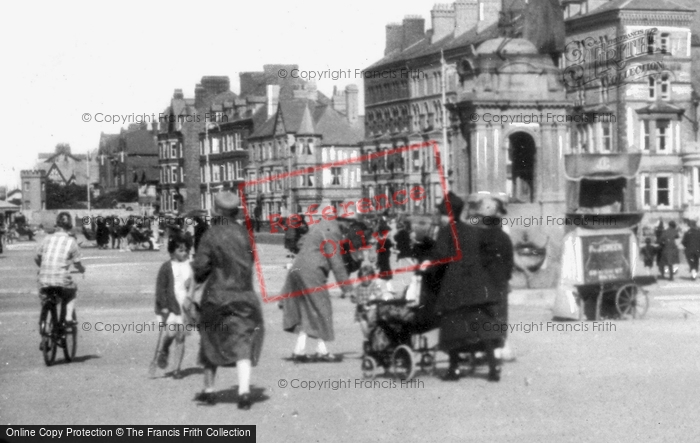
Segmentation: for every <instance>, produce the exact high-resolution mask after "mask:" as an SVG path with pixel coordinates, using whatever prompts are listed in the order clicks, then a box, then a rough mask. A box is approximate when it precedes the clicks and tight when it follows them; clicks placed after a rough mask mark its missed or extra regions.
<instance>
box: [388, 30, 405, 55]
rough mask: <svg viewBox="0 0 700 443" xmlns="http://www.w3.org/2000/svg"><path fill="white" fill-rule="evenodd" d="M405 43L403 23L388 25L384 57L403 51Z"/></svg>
mask: <svg viewBox="0 0 700 443" xmlns="http://www.w3.org/2000/svg"><path fill="white" fill-rule="evenodd" d="M402 42H403V26H402V25H401V23H389V24H388V25H386V46H385V48H384V55H387V54H389V53H391V52H394V51H396V50H399V51H400V50H401V45H402Z"/></svg>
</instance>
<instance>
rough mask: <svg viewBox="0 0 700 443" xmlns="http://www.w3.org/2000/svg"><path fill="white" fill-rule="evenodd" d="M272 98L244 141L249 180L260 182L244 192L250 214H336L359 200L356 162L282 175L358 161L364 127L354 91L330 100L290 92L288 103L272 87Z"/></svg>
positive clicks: (310, 91) (309, 91)
mask: <svg viewBox="0 0 700 443" xmlns="http://www.w3.org/2000/svg"><path fill="white" fill-rule="evenodd" d="M270 94H272V97H279V99H278V100H271V101H270V103H269V104H268V105H267V106H266V109H267V110H269V111H271V112H270V114H269V118H268V119H267V120H266V121H265V122H264V123H263V124H262V125H260V126H259V127H257V128H256V129H255V131H254V132H253V133H252V134H251V135H250V136H249V137H248V156H249V163H248V167H247V168H246V174H247V179H248V180H249V181H255V180H260V179H263V181H261V182H260V183H257V184H255V185H252V186H248V187H246V189H245V191H246V201H247V202H248V205H249V208H248V210H249V213H250V214H253V213H254V209H255V207H256V206H260V208H261V210H262V216H263V219H265V220H269V217H270V216H273V217H274V215H275V214H280V215H282V216H287V215H289V214H291V213H299V212H304V211H306V210H307V208H308V207H309V205H312V204H318V205H320V206H319V207H320V208H324V207H326V206H334V207H336V209H339V208H340V205H341V204H343V203H345V202H349V201H352V200H357V199H359V198H360V197H361V196H362V189H361V184H360V183H361V164H360V163H359V162H358V163H355V162H348V163H347V164H344V165H343V166H338V167H328V168H315V169H314V170H309V171H307V172H304V173H302V174H298V175H293V176H291V175H286V173H288V172H294V171H299V170H302V169H305V168H314V167H317V166H321V165H324V164H328V163H332V162H335V161H343V160H350V159H352V158H358V157H359V156H360V152H361V151H360V146H359V143H360V142H361V141H362V139H363V127H362V120H361V118H360V117H359V116H358V113H357V111H358V107H357V106H358V105H357V95H358V91H357V87H356V86H354V85H349V86H347V87H346V90H345V94H344V97H343V98H341V97H340V94H339V93H338V92H337V91H336V92H335V93H334V99H331V100H329V99H328V98H326V97H325V96H323V95H322V94H320V93H319V92H318V91H317V90H316V89H315V87H314V86H313V85H307V86H305V87H301V88H297V89H294V90H293V93H292V97H291V98H290V97H289V96H285V97H282V96H278V94H277V93H276V88H274V87H273V88H270ZM334 105H335V106H337V107H338V108H340V109H342V110H343V111H344V112H343V113H341V112H340V111H339V110H338V109H336V108H335V107H334ZM276 177H280V178H276Z"/></svg>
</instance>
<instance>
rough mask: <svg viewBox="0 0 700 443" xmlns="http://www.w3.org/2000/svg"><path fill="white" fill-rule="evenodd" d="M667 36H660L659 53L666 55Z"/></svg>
mask: <svg viewBox="0 0 700 443" xmlns="http://www.w3.org/2000/svg"><path fill="white" fill-rule="evenodd" d="M668 37H669V36H668V34H661V53H662V54H668V53H669V51H668V41H669V40H668Z"/></svg>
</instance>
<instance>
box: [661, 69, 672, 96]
mask: <svg viewBox="0 0 700 443" xmlns="http://www.w3.org/2000/svg"><path fill="white" fill-rule="evenodd" d="M660 95H661V100H668V99H670V98H671V82H670V81H669V79H668V75H663V76H661V93H660Z"/></svg>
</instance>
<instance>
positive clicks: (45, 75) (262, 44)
mask: <svg viewBox="0 0 700 443" xmlns="http://www.w3.org/2000/svg"><path fill="white" fill-rule="evenodd" d="M433 3H434V1H433V0H381V1H372V0H354V1H351V2H338V1H329V0H325V1H320V0H301V1H295V2H289V1H287V2H282V1H278V0H268V1H259V2H253V1H246V2H237V1H197V2H182V1H167V2H166V1H119V2H95V1H90V2H77V1H62V2H12V3H8V4H6V5H5V6H4V7H3V10H4V12H3V18H2V22H1V24H0V56H1V57H2V58H1V59H2V60H3V61H4V63H3V69H2V71H1V72H0V81H1V82H2V83H1V84H2V85H4V91H3V94H2V95H3V96H4V97H5V102H4V106H2V107H0V113H1V114H0V118H1V119H2V120H1V121H2V125H1V127H2V129H3V132H4V134H3V144H2V148H0V152H1V153H2V155H1V156H0V186H7V187H8V190H9V189H12V188H14V187H16V186H17V185H18V183H19V171H20V170H22V169H29V168H32V167H33V166H34V164H35V163H36V159H37V154H38V153H39V152H53V150H54V148H55V146H56V144H58V143H69V144H70V146H71V149H72V152H73V153H86V152H88V150H93V149H95V148H97V146H98V143H99V139H100V133H102V132H104V133H118V132H119V130H120V128H121V127H122V126H127V125H128V124H122V123H121V122H119V123H113V122H97V121H95V120H96V119H99V120H102V119H105V120H106V118H104V117H102V116H98V115H97V114H102V115H131V114H133V115H134V116H135V115H139V114H148V115H151V114H153V113H155V114H156V116H157V114H158V113H159V112H162V111H163V110H164V109H165V107H166V106H168V104H169V100H170V98H171V97H172V94H173V90H174V89H176V88H180V89H183V91H184V93H185V96H186V97H194V86H195V84H196V83H198V82H199V80H200V79H201V78H202V76H204V75H226V76H228V77H229V78H230V79H231V89H232V90H233V91H234V92H236V93H238V91H239V85H238V74H239V73H240V72H245V71H261V70H262V66H263V65H264V64H272V63H288V64H298V65H299V68H300V69H301V70H304V71H324V70H329V69H330V70H348V69H349V70H351V71H352V72H353V75H352V76H351V78H350V79H340V80H338V81H333V80H330V79H328V80H325V79H324V80H320V81H319V82H318V88H319V90H321V91H322V92H324V93H325V94H326V95H330V94H331V92H332V90H333V86H334V85H338V86H339V87H344V86H345V85H346V84H349V83H355V84H357V85H358V87H360V90H361V91H362V79H361V77H358V78H355V76H354V72H355V70H356V69H364V68H366V67H368V66H369V65H371V64H372V63H374V62H375V61H377V60H379V59H380V58H381V57H382V56H383V53H384V44H385V26H386V24H388V23H391V22H400V21H401V20H402V18H403V17H404V16H405V15H416V14H417V15H421V16H423V17H424V18H425V19H426V28H429V27H430V9H431V8H432V6H433ZM361 104H362V101H361ZM361 112H362V111H361ZM85 113H89V114H90V115H91V119H90V121H89V122H85V121H83V118H84V117H83V115H84V114H85ZM132 118H134V117H132Z"/></svg>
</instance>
